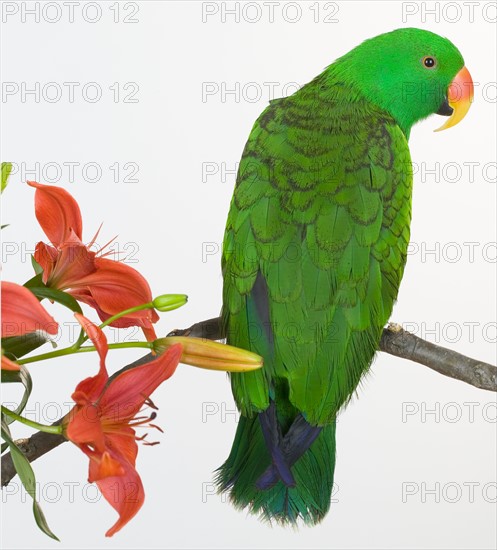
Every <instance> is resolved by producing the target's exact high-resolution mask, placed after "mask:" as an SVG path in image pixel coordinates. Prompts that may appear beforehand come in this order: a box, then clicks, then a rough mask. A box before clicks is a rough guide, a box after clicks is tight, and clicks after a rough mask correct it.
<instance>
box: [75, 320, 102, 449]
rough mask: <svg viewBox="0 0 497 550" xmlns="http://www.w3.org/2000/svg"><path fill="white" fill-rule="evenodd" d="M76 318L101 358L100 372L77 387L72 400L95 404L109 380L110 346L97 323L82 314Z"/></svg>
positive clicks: (79, 402)
mask: <svg viewBox="0 0 497 550" xmlns="http://www.w3.org/2000/svg"><path fill="white" fill-rule="evenodd" d="M74 317H76V320H77V321H78V323H79V324H80V325H81V327H82V328H83V330H84V331H85V332H86V334H87V335H88V337H89V338H90V340H91V341H92V343H93V345H94V346H95V347H96V349H97V353H98V355H99V356H100V370H99V371H98V373H97V374H96V375H95V376H90V377H89V378H85V379H84V380H82V381H81V382H80V383H79V384H78V385H77V386H76V389H75V390H74V393H73V394H72V398H73V399H74V401H75V402H76V403H78V404H86V403H93V402H95V401H96V400H97V399H98V397H99V396H100V394H101V393H102V390H103V389H104V386H105V384H106V383H107V380H108V379H109V375H108V373H107V368H106V367H105V358H106V357H107V351H108V349H109V346H108V344H107V338H106V336H105V334H104V333H103V331H102V329H101V328H100V327H97V325H95V323H92V322H91V321H90V320H89V319H87V318H86V317H85V316H84V315H81V314H80V313H75V314H74ZM70 439H71V438H70Z"/></svg>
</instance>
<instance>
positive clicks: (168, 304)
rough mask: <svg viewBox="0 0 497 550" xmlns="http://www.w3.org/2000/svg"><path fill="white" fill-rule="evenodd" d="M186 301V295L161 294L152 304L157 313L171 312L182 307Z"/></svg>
mask: <svg viewBox="0 0 497 550" xmlns="http://www.w3.org/2000/svg"><path fill="white" fill-rule="evenodd" d="M187 301H188V296H187V295H186V294H161V295H160V296H157V298H154V300H153V302H152V304H153V305H154V308H155V309H156V310H157V311H172V310H173V309H177V308H179V307H181V306H184V305H185V304H186V302H187Z"/></svg>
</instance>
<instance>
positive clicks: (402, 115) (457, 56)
mask: <svg viewBox="0 0 497 550" xmlns="http://www.w3.org/2000/svg"><path fill="white" fill-rule="evenodd" d="M463 68H464V60H463V57H462V55H461V53H460V52H459V50H458V49H457V48H456V47H455V46H454V44H452V42H450V41H449V40H447V39H446V38H442V37H441V36H438V35H437V34H434V33H432V32H429V31H425V30H421V29H412V28H409V29H397V30H395V31H392V32H389V33H386V34H381V35H379V36H376V37H375V38H370V39H369V40H366V41H365V42H363V43H362V44H360V45H359V46H357V47H356V48H354V49H353V50H352V51H350V52H349V53H347V54H346V55H344V56H343V57H341V58H340V59H338V60H337V61H336V62H335V63H334V64H333V65H331V66H330V67H329V68H328V71H329V74H330V76H331V75H334V77H335V78H337V77H338V78H339V79H341V80H342V79H343V80H345V82H349V83H351V84H352V85H353V86H354V87H355V88H356V89H357V90H358V92H360V93H361V95H363V96H365V97H366V98H368V99H369V100H370V101H371V102H373V103H375V104H376V105H378V106H380V107H381V108H383V109H384V110H386V111H387V112H389V113H390V114H391V115H392V116H393V117H394V118H395V120H396V121H397V122H398V124H399V125H400V127H401V128H402V129H403V130H404V132H405V133H406V134H407V135H408V134H409V131H410V129H411V126H412V125H413V124H414V123H416V122H418V121H419V120H421V119H423V118H425V117H427V116H429V115H431V114H434V113H437V112H438V113H439V114H443V115H447V116H448V115H452V117H451V119H450V120H451V121H452V122H451V123H450V124H449V122H450V121H448V122H447V124H446V125H445V126H444V127H449V126H453V125H454V124H455V123H456V122H459V120H460V119H461V118H462V116H464V115H465V114H466V112H467V110H468V109H469V102H470V100H471V99H472V91H473V83H472V81H471V77H470V76H469V72H468V71H467V69H465V68H464V69H463ZM456 77H457V78H456ZM451 85H452V86H451ZM449 86H450V87H451V90H449ZM454 86H457V87H458V88H459V89H458V90H457V92H458V93H457V94H456V93H455V92H456V91H455V90H454V89H453V88H454ZM456 95H457V97H456ZM470 95H471V98H469V96H470ZM463 100H464V101H463ZM462 103H464V105H465V107H466V109H465V111H464V113H462V111H463V110H464V107H463V106H462ZM456 104H457V105H456ZM456 107H457V109H458V110H459V113H458V115H457V117H456V116H455V115H456ZM461 114H462V116H461ZM454 118H457V120H454Z"/></svg>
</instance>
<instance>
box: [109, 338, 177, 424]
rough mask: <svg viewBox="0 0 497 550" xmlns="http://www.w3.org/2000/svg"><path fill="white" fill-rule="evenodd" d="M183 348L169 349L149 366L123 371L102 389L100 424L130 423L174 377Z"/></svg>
mask: <svg viewBox="0 0 497 550" xmlns="http://www.w3.org/2000/svg"><path fill="white" fill-rule="evenodd" d="M181 352H182V347H181V345H179V344H177V345H174V346H171V347H170V348H169V349H168V350H167V351H166V352H165V353H163V354H161V355H159V356H158V357H157V359H154V360H153V361H151V362H150V363H146V364H145V365H141V366H139V367H136V368H132V369H129V370H125V371H124V372H122V373H121V374H118V375H117V376H116V377H115V378H114V379H112V380H111V382H110V383H109V384H108V385H107V387H106V388H105V389H104V391H103V393H102V396H101V397H100V399H99V405H100V407H101V411H102V419H103V422H107V421H112V422H116V423H123V422H126V421H129V420H131V419H132V418H133V417H134V416H135V415H136V413H137V412H138V411H139V410H140V409H141V408H142V406H143V404H144V403H145V401H146V400H147V399H148V398H149V397H150V395H151V394H152V393H153V392H154V391H155V390H156V389H157V387H158V386H159V385H160V384H162V382H164V381H165V380H167V379H168V378H169V377H170V376H172V375H173V374H174V371H175V370H176V367H177V366H178V363H179V360H180V358H181Z"/></svg>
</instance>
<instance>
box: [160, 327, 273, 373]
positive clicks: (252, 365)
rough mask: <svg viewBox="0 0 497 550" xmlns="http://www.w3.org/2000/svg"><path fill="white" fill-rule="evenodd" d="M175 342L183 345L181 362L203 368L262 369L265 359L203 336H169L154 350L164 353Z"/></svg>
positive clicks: (230, 369) (244, 370) (240, 370)
mask: <svg viewBox="0 0 497 550" xmlns="http://www.w3.org/2000/svg"><path fill="white" fill-rule="evenodd" d="M174 344H181V345H182V346H183V353H182V354H181V359H180V363H183V364H185V365H191V366H192V367H199V368H201V369H209V370H221V371H227V372H248V371H252V370H256V369H260V368H261V367H262V365H263V359H262V357H260V356H259V355H257V354H255V353H252V352H251V351H247V350H243V349H240V348H235V347H234V346H229V345H227V344H221V343H219V342H214V341H212V340H205V339H203V338H190V337H186V336H168V337H166V338H159V339H158V340H156V341H155V342H154V350H155V351H156V352H157V353H163V352H164V351H165V350H166V349H167V348H169V347H170V346H172V345H174Z"/></svg>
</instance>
